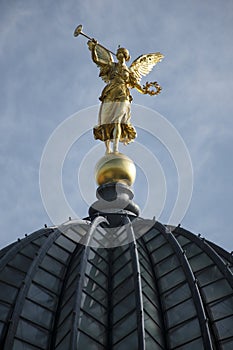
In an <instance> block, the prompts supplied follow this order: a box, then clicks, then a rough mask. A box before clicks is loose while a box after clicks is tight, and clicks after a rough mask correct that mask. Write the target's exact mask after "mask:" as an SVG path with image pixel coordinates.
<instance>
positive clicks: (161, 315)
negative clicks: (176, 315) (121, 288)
mask: <svg viewBox="0 0 233 350" xmlns="http://www.w3.org/2000/svg"><path fill="white" fill-rule="evenodd" d="M139 241H140V242H142V245H143V247H144V249H145V251H146V253H147V255H148V259H149V262H150V265H151V266H153V262H152V259H151V255H150V252H149V250H148V248H147V245H146V243H145V240H144V237H143V236H141V238H140V240H139ZM152 274H153V279H154V285H155V288H156V293H157V295H159V287H158V283H157V277H156V274H155V269H152ZM158 304H159V311H160V313H159V314H160V325H161V328H162V337H163V343H164V349H168V344H167V338H166V335H165V334H166V328H167V327H166V319H165V317H164V314H165V312H164V308H163V304H162V302H161V298H160V297H158Z"/></svg>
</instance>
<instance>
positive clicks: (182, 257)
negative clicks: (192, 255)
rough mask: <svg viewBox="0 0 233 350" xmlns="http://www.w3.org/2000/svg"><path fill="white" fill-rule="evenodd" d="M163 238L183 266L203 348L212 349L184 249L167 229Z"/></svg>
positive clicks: (203, 310)
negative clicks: (195, 311)
mask: <svg viewBox="0 0 233 350" xmlns="http://www.w3.org/2000/svg"><path fill="white" fill-rule="evenodd" d="M164 236H165V238H166V239H167V241H168V242H169V243H170V245H171V246H172V247H173V249H174V251H175V252H176V254H177V257H178V259H179V260H180V263H181V266H182V268H183V271H184V273H185V275H186V278H187V281H188V284H189V287H190V290H191V293H192V297H193V301H194V304H195V307H196V310H197V316H198V319H199V324H200V328H201V332H202V336H203V340H204V344H205V350H213V344H212V340H211V335H210V329H209V325H208V318H207V316H206V313H205V309H204V305H203V302H202V299H201V295H200V291H199V289H198V282H197V280H196V278H195V276H194V274H193V272H192V268H191V266H190V264H189V261H188V259H187V257H186V254H185V251H184V250H183V249H182V247H181V246H180V244H179V242H178V241H177V239H176V238H175V236H174V235H173V234H172V232H170V231H168V232H166V233H164Z"/></svg>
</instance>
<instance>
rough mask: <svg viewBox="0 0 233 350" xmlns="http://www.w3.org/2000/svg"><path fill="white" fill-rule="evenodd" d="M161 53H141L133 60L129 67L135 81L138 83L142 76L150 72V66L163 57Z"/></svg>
mask: <svg viewBox="0 0 233 350" xmlns="http://www.w3.org/2000/svg"><path fill="white" fill-rule="evenodd" d="M163 57H164V56H163V55H162V54H161V53H160V52H156V53H149V54H147V55H141V56H139V57H138V58H136V60H134V61H133V63H132V64H131V66H130V67H129V69H130V71H131V72H133V74H134V76H135V78H136V79H137V83H138V84H140V81H141V79H142V76H145V75H147V74H148V73H150V71H151V70H152V68H153V67H154V66H155V65H156V64H157V63H158V62H160V61H161V60H162V59H163Z"/></svg>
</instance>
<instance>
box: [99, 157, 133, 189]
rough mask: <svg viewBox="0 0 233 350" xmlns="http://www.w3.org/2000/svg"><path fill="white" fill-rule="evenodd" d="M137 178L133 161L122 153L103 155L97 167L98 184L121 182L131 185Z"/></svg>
mask: <svg viewBox="0 0 233 350" xmlns="http://www.w3.org/2000/svg"><path fill="white" fill-rule="evenodd" d="M135 178H136V167H135V165H134V163H133V161H132V160H131V159H130V158H129V157H127V156H126V155H124V154H122V153H109V154H106V155H105V156H104V157H102V158H101V159H100V160H99V161H98V163H97V164H96V167H95V179H96V182H97V184H98V185H103V184H106V183H110V182H121V183H124V184H126V185H128V186H131V185H132V184H133V183H134V181H135Z"/></svg>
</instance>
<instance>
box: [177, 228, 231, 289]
mask: <svg viewBox="0 0 233 350" xmlns="http://www.w3.org/2000/svg"><path fill="white" fill-rule="evenodd" d="M174 233H181V234H182V235H183V236H184V237H188V238H189V239H190V237H192V241H193V242H195V243H196V245H197V246H198V247H199V248H201V249H202V250H203V251H204V252H205V253H206V254H207V255H208V256H209V257H210V258H211V259H212V260H213V262H214V263H215V264H216V265H217V266H218V268H219V270H220V271H221V272H222V274H223V275H224V276H225V278H226V279H227V281H228V283H229V284H230V286H231V288H233V278H232V277H233V274H232V272H231V270H230V268H229V267H228V264H227V263H225V262H224V261H223V259H222V258H221V256H220V255H219V254H218V253H217V251H216V250H215V249H214V247H211V246H210V245H209V244H208V243H207V241H206V240H205V239H204V238H201V237H198V236H195V235H194V234H193V233H192V232H189V231H186V230H184V229H182V230H180V228H179V229H178V230H177V229H175V231H174Z"/></svg>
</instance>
